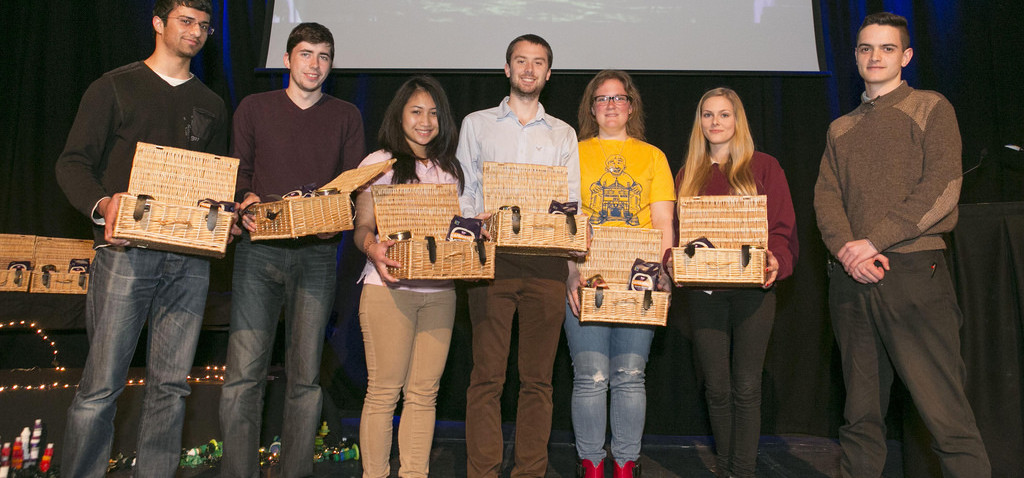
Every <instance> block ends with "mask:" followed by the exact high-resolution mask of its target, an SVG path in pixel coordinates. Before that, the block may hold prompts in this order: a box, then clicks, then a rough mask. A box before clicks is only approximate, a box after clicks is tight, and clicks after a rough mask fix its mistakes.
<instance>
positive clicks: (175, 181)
mask: <svg viewBox="0 0 1024 478" xmlns="http://www.w3.org/2000/svg"><path fill="white" fill-rule="evenodd" d="M237 173H238V160H237V159H235V158H228V157H225V156H216V155H212V154H207V153H200V152H197V151H190V150H187V149H178V148H170V147H166V146H156V145H152V144H147V143H142V142H140V143H138V146H137V147H136V150H135V160H134V163H133V164H132V173H131V179H130V181H129V183H128V194H126V195H123V196H121V203H120V205H119V207H118V210H117V222H116V223H115V225H114V234H113V236H114V237H116V238H118V239H127V240H128V241H129V243H130V244H131V245H132V246H135V247H147V248H150V249H157V250H161V251H171V252H180V253H184V254H196V255H202V256H211V257H224V251H225V250H226V249H227V243H228V236H229V235H230V233H231V220H232V218H233V216H234V214H233V213H230V212H224V211H223V210H217V211H216V213H215V215H214V216H213V217H210V214H211V209H209V208H205V207H200V206H197V204H198V202H199V201H202V200H203V199H213V200H215V201H225V202H230V201H232V200H233V198H234V194H235V179H236V177H237ZM143 195H145V196H148V197H143ZM140 203H141V204H140Z"/></svg>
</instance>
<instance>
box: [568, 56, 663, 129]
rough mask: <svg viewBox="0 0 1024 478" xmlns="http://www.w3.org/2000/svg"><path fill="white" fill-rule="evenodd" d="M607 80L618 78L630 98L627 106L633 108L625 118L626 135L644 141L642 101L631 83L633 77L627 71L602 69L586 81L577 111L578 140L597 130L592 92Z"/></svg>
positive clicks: (638, 92) (634, 85)
mask: <svg viewBox="0 0 1024 478" xmlns="http://www.w3.org/2000/svg"><path fill="white" fill-rule="evenodd" d="M608 80H619V83H622V89H624V90H626V96H628V97H629V98H630V101H629V106H630V107H632V108H633V112H632V113H631V114H630V115H629V119H627V120H626V135H627V136H629V137H630V138H634V139H639V140H640V141H644V140H645V139H646V138H645V137H644V102H643V101H642V100H641V99H640V90H638V89H637V88H636V84H634V83H633V78H632V77H630V76H629V73H626V72H624V71H621V70H602V71H600V72H598V74H597V75H595V76H594V77H593V78H591V79H590V83H587V87H586V89H584V90H583V98H582V99H580V108H579V112H578V113H577V118H578V119H579V125H580V132H579V135H578V137H579V140H580V141H583V140H585V139H590V138H593V137H595V136H597V133H598V132H599V127H598V125H597V118H595V117H594V112H593V111H592V109H593V107H594V93H595V92H596V91H597V89H598V88H600V87H601V85H603V84H604V82H606V81H608Z"/></svg>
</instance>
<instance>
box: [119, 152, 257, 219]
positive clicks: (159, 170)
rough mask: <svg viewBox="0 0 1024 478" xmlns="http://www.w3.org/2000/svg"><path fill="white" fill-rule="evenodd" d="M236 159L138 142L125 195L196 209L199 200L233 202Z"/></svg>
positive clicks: (236, 171) (236, 168) (236, 170)
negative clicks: (144, 195)
mask: <svg viewBox="0 0 1024 478" xmlns="http://www.w3.org/2000/svg"><path fill="white" fill-rule="evenodd" d="M237 175H238V160H237V159H235V158H229V157H226V156H216V155H213V154H207V153H200V152H198V151H190V150H187V149H178V148H171V147H166V146H157V145H153V144H148V143H142V142H140V143H138V145H137V146H136V148H135V159H134V162H133V163H132V173H131V179H130V180H129V182H128V194H131V195H133V196H138V195H140V194H148V195H149V196H152V197H153V198H154V199H156V200H157V201H160V202H164V203H168V204H178V205H182V206H195V205H196V203H197V202H198V201H200V200H202V199H215V200H217V201H232V200H233V199H234V197H235V180H236V178H237Z"/></svg>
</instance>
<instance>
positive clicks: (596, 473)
mask: <svg viewBox="0 0 1024 478" xmlns="http://www.w3.org/2000/svg"><path fill="white" fill-rule="evenodd" d="M576 478H604V460H601V462H600V463H598V464H597V466H594V462H592V461H590V460H581V461H580V462H579V463H578V464H577V465H576Z"/></svg>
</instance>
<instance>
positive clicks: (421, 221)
mask: <svg viewBox="0 0 1024 478" xmlns="http://www.w3.org/2000/svg"><path fill="white" fill-rule="evenodd" d="M373 214H374V217H375V218H376V220H377V233H378V234H380V236H381V237H387V235H388V234H391V233H393V232H400V231H409V232H411V233H412V237H416V238H424V237H426V236H434V237H436V238H438V239H439V240H441V239H443V238H444V237H446V236H447V235H448V226H449V225H450V224H451V221H452V218H453V217H455V216H456V215H458V214H459V197H458V186H457V185H455V184H394V185H376V186H373Z"/></svg>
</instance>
